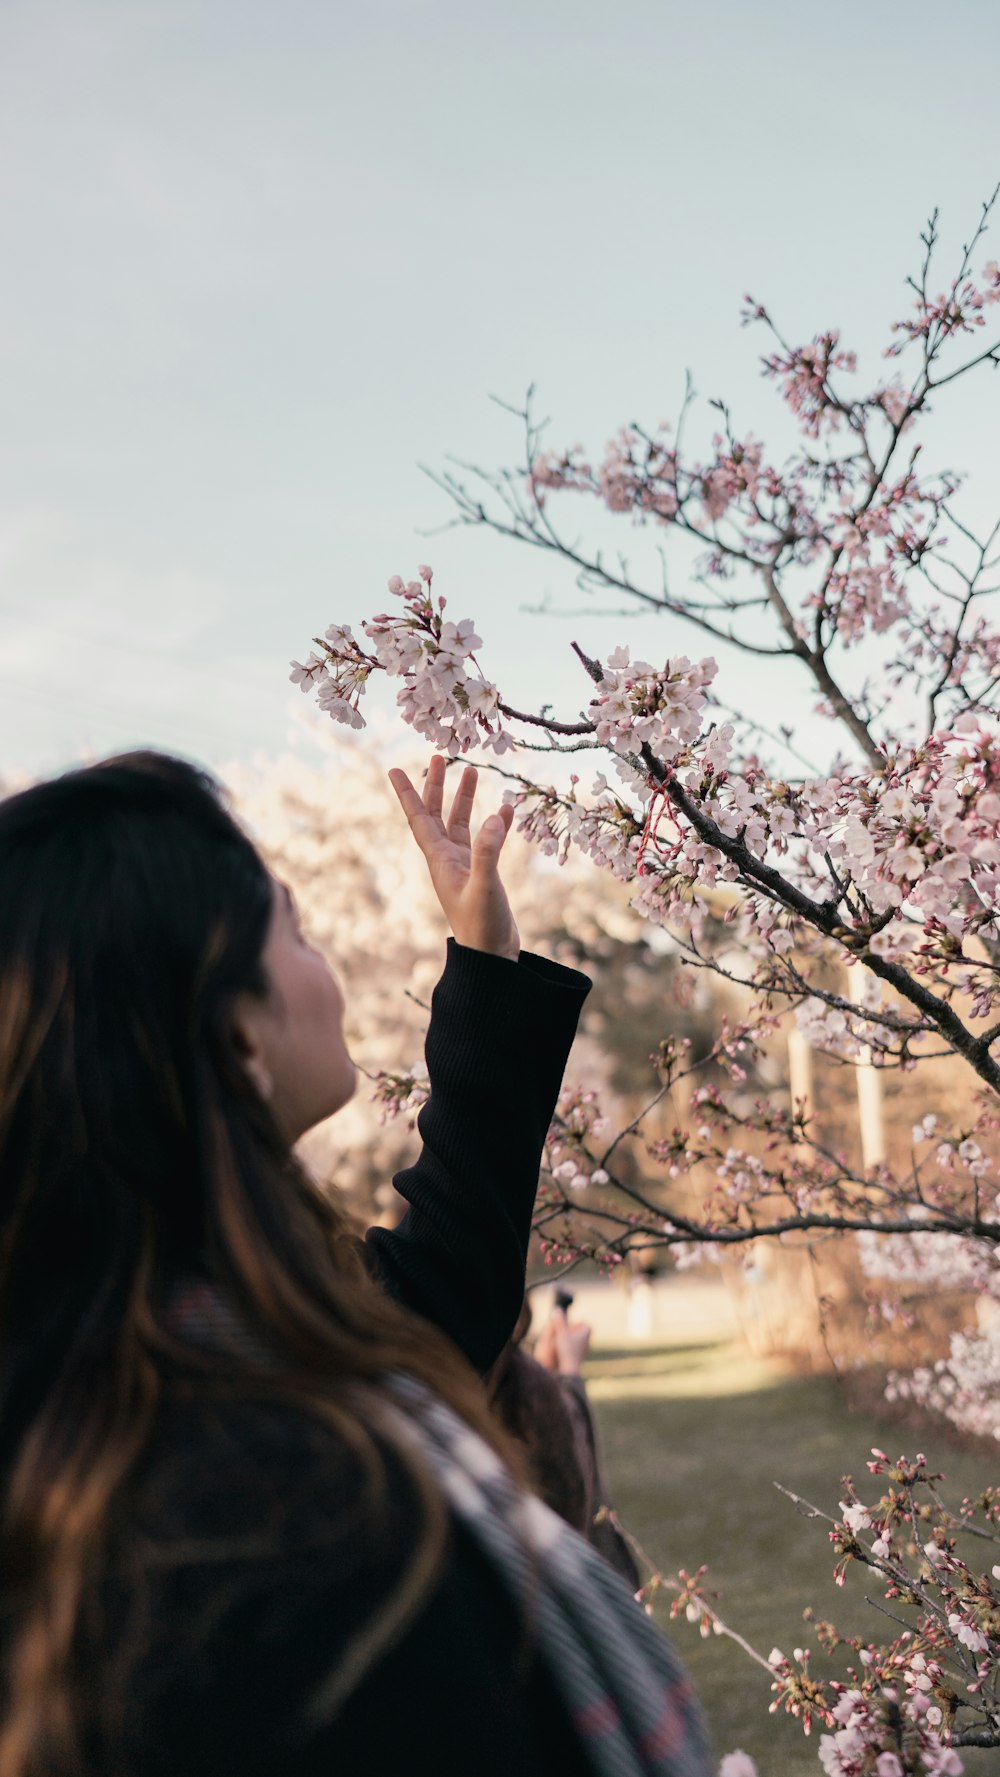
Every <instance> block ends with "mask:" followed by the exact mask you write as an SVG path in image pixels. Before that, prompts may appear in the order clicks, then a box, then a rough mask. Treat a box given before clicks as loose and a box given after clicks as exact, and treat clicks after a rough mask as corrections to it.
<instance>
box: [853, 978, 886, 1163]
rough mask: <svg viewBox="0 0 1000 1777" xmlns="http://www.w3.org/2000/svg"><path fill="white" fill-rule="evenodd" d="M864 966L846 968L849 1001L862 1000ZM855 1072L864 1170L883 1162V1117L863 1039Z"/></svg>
mask: <svg viewBox="0 0 1000 1777" xmlns="http://www.w3.org/2000/svg"><path fill="white" fill-rule="evenodd" d="M866 973H867V970H865V968H864V965H863V964H862V963H855V965H854V967H853V969H848V971H847V982H848V991H849V993H850V996H851V1002H852V1004H853V1005H855V1006H858V1007H862V1006H863V1005H864V1003H865V975H866ZM855 1073H856V1076H857V1082H858V1119H859V1122H860V1125H861V1160H862V1164H863V1165H864V1168H865V1171H866V1172H867V1171H869V1169H870V1168H871V1167H873V1166H883V1165H884V1164H885V1119H884V1117H883V1114H882V1076H881V1074H880V1073H879V1070H878V1068H877V1067H876V1066H875V1065H874V1063H873V1061H872V1052H871V1050H870V1048H869V1047H868V1045H867V1043H865V1044H864V1045H863V1046H862V1048H861V1052H860V1054H859V1056H858V1060H857V1066H856V1068H855Z"/></svg>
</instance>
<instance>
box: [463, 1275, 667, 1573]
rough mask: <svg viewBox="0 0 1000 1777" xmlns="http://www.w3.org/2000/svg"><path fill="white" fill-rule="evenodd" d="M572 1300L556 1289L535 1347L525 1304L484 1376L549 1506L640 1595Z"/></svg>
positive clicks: (585, 1327) (585, 1330)
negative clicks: (618, 1521)
mask: <svg viewBox="0 0 1000 1777" xmlns="http://www.w3.org/2000/svg"><path fill="white" fill-rule="evenodd" d="M572 1301H573V1297H572V1296H571V1295H570V1294H569V1292H568V1291H566V1290H557V1292H556V1297H555V1302H554V1305H553V1307H552V1309H551V1311H550V1313H549V1316H548V1319H547V1320H546V1321H545V1323H544V1325H543V1326H542V1329H541V1331H540V1332H539V1334H538V1336H537V1338H536V1340H535V1342H534V1346H533V1348H532V1349H530V1350H529V1349H528V1346H527V1343H526V1341H527V1338H528V1335H529V1333H530V1330H531V1308H530V1305H529V1301H528V1298H527V1297H525V1301H524V1307H523V1308H522V1310H521V1315H520V1318H519V1320H518V1323H517V1326H516V1327H515V1329H514V1336H513V1338H512V1339H511V1341H510V1343H509V1344H508V1345H507V1346H506V1347H505V1348H504V1350H503V1351H502V1352H501V1354H500V1357H499V1358H498V1359H497V1362H496V1364H495V1365H494V1366H493V1369H492V1370H491V1371H490V1373H489V1376H488V1378H487V1382H488V1386H489V1392H490V1399H491V1401H492V1403H493V1406H494V1409H495V1411H496V1412H497V1414H498V1416H499V1418H500V1421H501V1423H502V1424H503V1425H504V1426H505V1428H506V1429H507V1431H509V1432H510V1433H511V1435H512V1436H513V1437H515V1438H516V1439H517V1441H518V1443H519V1444H520V1445H521V1447H522V1449H523V1450H524V1453H525V1456H526V1458H527V1461H528V1466H529V1471H530V1473H531V1476H532V1478H533V1480H534V1482H535V1486H536V1487H537V1489H538V1492H539V1493H540V1494H541V1497H542V1498H543V1499H544V1501H545V1503H546V1505H548V1506H551V1508H552V1510H553V1511H554V1512H558V1513H559V1516H560V1517H561V1518H565V1520H566V1522H567V1524H572V1526H573V1529H574V1530H576V1531H578V1532H579V1533H580V1535H581V1536H585V1537H586V1538H587V1541H588V1542H589V1543H592V1544H593V1546H594V1548H595V1549H599V1550H600V1552H601V1554H602V1555H603V1556H604V1558H605V1560H606V1561H609V1562H610V1563H611V1565H612V1567H614V1568H615V1569H616V1570H617V1571H618V1572H619V1573H620V1574H621V1576H622V1578H623V1579H624V1580H626V1581H627V1583H628V1585H629V1588H630V1590H631V1591H633V1592H637V1591H638V1590H639V1587H640V1585H641V1583H642V1580H641V1576H640V1573H639V1569H638V1567H637V1566H636V1564H635V1561H634V1559H633V1556H632V1553H631V1550H630V1549H629V1547H628V1544H627V1543H626V1541H625V1538H624V1537H623V1536H622V1534H621V1532H620V1531H619V1530H618V1529H616V1527H615V1523H614V1520H613V1517H611V1516H609V1515H608V1514H609V1513H612V1514H613V1511H614V1508H613V1506H612V1504H611V1496H610V1492H609V1490H608V1484H607V1480H606V1477H605V1475H604V1470H603V1465H602V1463H601V1458H600V1447H599V1443H598V1437H597V1427H596V1426H595V1424H594V1415H593V1412H592V1409H591V1405H590V1400H589V1398H588V1395H587V1385H586V1383H585V1381H584V1379H583V1361H584V1359H585V1357H586V1355H587V1352H588V1351H589V1349H590V1340H591V1332H592V1329H591V1326H590V1324H589V1322H588V1321H585V1320H579V1319H576V1320H573V1321H571V1320H570V1319H569V1317H568V1310H569V1308H570V1306H571V1304H572Z"/></svg>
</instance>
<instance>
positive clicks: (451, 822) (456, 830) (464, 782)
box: [447, 765, 479, 845]
mask: <svg viewBox="0 0 1000 1777" xmlns="http://www.w3.org/2000/svg"><path fill="white" fill-rule="evenodd" d="M478 781H479V773H478V771H477V770H476V768H475V766H474V765H467V766H466V767H465V770H464V771H463V773H462V775H461V777H460V779H459V783H458V789H457V790H456V791H455V800H454V802H453V803H452V805H451V813H450V814H449V816H448V828H447V832H448V838H449V839H450V840H451V842H452V844H453V845H468V844H469V842H470V829H469V823H470V821H471V820H472V807H473V803H474V802H475V800H476V785H477V783H478Z"/></svg>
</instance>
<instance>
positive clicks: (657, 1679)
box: [171, 1285, 711, 1777]
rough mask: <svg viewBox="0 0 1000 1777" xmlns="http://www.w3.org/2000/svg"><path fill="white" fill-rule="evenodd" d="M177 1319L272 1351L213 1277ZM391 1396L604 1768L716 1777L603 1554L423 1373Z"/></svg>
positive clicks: (697, 1717)
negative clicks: (518, 1475)
mask: <svg viewBox="0 0 1000 1777" xmlns="http://www.w3.org/2000/svg"><path fill="white" fill-rule="evenodd" d="M171 1320H172V1322H173V1325H174V1327H175V1328H176V1330H177V1331H178V1332H179V1333H180V1334H181V1335H182V1337H188V1338H190V1339H191V1341H192V1342H193V1343H195V1344H205V1345H209V1346H221V1347H225V1348H228V1349H230V1350H239V1351H242V1352H245V1353H246V1354H247V1356H254V1357H256V1358H258V1359H260V1358H261V1357H263V1356H265V1353H264V1352H263V1350H262V1348H261V1345H260V1342H259V1341H258V1340H257V1339H256V1337H255V1335H254V1334H253V1333H252V1332H251V1331H250V1329H248V1328H246V1327H244V1326H243V1325H242V1324H241V1322H240V1321H239V1319H238V1317H237V1316H236V1315H235V1314H234V1313H233V1312H232V1310H231V1309H230V1308H229V1307H228V1306H227V1304H226V1303H225V1302H224V1301H223V1300H222V1298H221V1297H220V1296H219V1295H218V1294H217V1293H216V1292H215V1291H214V1290H213V1289H211V1288H210V1287H208V1286H203V1285H196V1286H194V1287H190V1288H188V1289H185V1290H184V1291H183V1292H182V1293H181V1294H180V1295H179V1296H178V1297H177V1298H176V1299H175V1301H174V1304H173V1309H172V1313H171ZM381 1404H382V1409H383V1412H386V1413H387V1414H388V1417H389V1418H390V1420H391V1423H392V1429H393V1431H394V1432H395V1434H396V1436H397V1437H398V1438H399V1440H400V1442H401V1443H403V1444H405V1445H406V1446H407V1447H409V1448H410V1449H411V1450H412V1451H414V1452H415V1453H416V1455H417V1456H418V1457H419V1458H421V1459H422V1460H423V1463H424V1465H425V1467H426V1468H427V1469H429V1470H430V1472H431V1473H432V1474H433V1475H434V1477H435V1478H436V1480H437V1482H438V1485H439V1486H440V1488H441V1491H442V1493H443V1494H444V1497H445V1499H446V1500H447V1502H448V1505H449V1507H450V1508H451V1511H452V1514H453V1516H454V1517H455V1518H456V1520H457V1521H458V1522H459V1523H460V1524H461V1526H462V1527H463V1529H464V1530H465V1531H466V1532H467V1533H468V1535H469V1536H470V1538H471V1539H472V1541H473V1542H474V1544H475V1546H476V1548H477V1549H478V1550H479V1552H480V1554H481V1555H482V1556H483V1558H484V1560H485V1561H486V1562H487V1563H488V1565H489V1566H490V1568H491V1569H492V1570H493V1571H494V1573H495V1574H496V1575H497V1576H498V1578H499V1579H500V1581H501V1583H502V1585H503V1586H504V1589H505V1590H506V1592H507V1593H508V1594H509V1596H510V1597H511V1599H512V1600H513V1602H514V1604H515V1605H516V1606H517V1607H518V1609H519V1610H520V1611H521V1612H522V1613H524V1614H527V1613H528V1612H530V1615H531V1620H532V1622H533V1625H534V1629H535V1636H536V1642H537V1647H538V1652H539V1656H540V1658H541V1660H542V1663H543V1664H544V1666H545V1669H546V1671H547V1672H548V1674H549V1677H550V1679H551V1681H552V1683H553V1685H554V1686H555V1689H556V1691H557V1692H558V1694H559V1696H560V1697H561V1699H562V1702H563V1705H564V1706H565V1708H566V1711H567V1713H568V1715H569V1716H570V1719H571V1720H572V1722H573V1726H574V1728H575V1729H576V1732H577V1734H578V1735H579V1737H580V1740H581V1742H582V1744H583V1746H584V1748H585V1750H586V1754H587V1757H588V1759H589V1761H590V1764H591V1765H592V1766H593V1769H594V1772H595V1773H596V1777H710V1770H711V1765H710V1758H709V1751H708V1743H707V1738H706V1734H705V1728H704V1723H703V1721H702V1717H701V1712H700V1710H699V1708H698V1705H697V1702H696V1700H695V1698H694V1694H693V1692H692V1690H691V1686H690V1684H689V1682H688V1680H687V1678H686V1677H685V1675H684V1673H683V1671H682V1669H681V1667H680V1665H679V1663H678V1661H677V1658H676V1656H675V1654H674V1653H673V1650H672V1649H671V1647H670V1646H669V1644H668V1643H667V1641H666V1640H665V1639H664V1637H663V1636H662V1635H661V1633H660V1631H659V1630H658V1629H657V1628H656V1627H655V1625H654V1624H653V1623H652V1622H651V1621H650V1619H649V1618H648V1617H647V1616H646V1614H645V1612H644V1611H643V1610H641V1609H640V1608H639V1606H638V1605H637V1604H636V1602H635V1600H634V1598H633V1597H632V1594H631V1593H630V1592H629V1590H628V1587H627V1586H626V1585H625V1583H624V1582H623V1581H622V1580H621V1579H620V1578H619V1576H618V1575H617V1574H616V1573H615V1572H613V1570H612V1569H611V1568H610V1567H609V1566H608V1564H607V1562H606V1561H605V1560H604V1559H603V1558H602V1556H600V1555H599V1554H597V1552H596V1551H595V1550H594V1549H592V1548H591V1547H590V1545H589V1544H588V1543H586V1542H585V1541H584V1539H583V1538H582V1537H581V1536H578V1535H577V1533H576V1531H574V1530H572V1529H571V1528H570V1526H569V1525H568V1524H566V1523H565V1522H564V1520H563V1519H562V1518H560V1517H558V1516H557V1515H556V1513H555V1512H553V1511H550V1509H549V1507H548V1506H546V1505H544V1504H543V1502H542V1501H541V1500H540V1499H537V1498H536V1497H535V1495H534V1494H532V1493H529V1492H528V1491H527V1490H526V1489H525V1488H524V1487H523V1486H522V1485H521V1484H520V1482H518V1481H517V1480H516V1479H515V1477H514V1476H513V1475H512V1474H511V1472H510V1470H509V1469H508V1468H507V1467H506V1465H505V1464H504V1463H503V1462H502V1461H501V1459H500V1457H499V1456H497V1455H496V1454H495V1452H494V1451H493V1450H491V1449H490V1447H489V1445H488V1444H486V1443H485V1442H484V1440H483V1439H482V1438H481V1437H480V1436H479V1435H478V1433H477V1432H475V1431H473V1430H472V1428H471V1427H470V1426H468V1425H466V1424H465V1423H464V1421H463V1420H462V1419H460V1418H459V1416H458V1415H457V1414H456V1413H453V1412H452V1410H451V1408H450V1407H448V1406H446V1404H445V1403H444V1401H442V1400H440V1399H439V1398H438V1397H437V1396H436V1395H435V1394H433V1393H432V1391H431V1390H430V1389H429V1388H428V1387H427V1386H426V1385H425V1384H424V1383H423V1382H420V1381H418V1380H417V1379H416V1378H415V1377H413V1376H409V1375H402V1374H394V1375H391V1376H388V1377H387V1378H386V1381H385V1393H384V1394H383V1395H382V1396H381Z"/></svg>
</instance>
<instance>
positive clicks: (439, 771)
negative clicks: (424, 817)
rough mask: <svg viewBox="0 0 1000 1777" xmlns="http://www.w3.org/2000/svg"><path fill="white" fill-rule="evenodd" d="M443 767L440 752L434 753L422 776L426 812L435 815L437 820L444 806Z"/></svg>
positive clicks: (443, 763) (443, 762)
mask: <svg viewBox="0 0 1000 1777" xmlns="http://www.w3.org/2000/svg"><path fill="white" fill-rule="evenodd" d="M445 769H446V767H445V761H444V760H443V759H442V757H441V754H440V753H435V754H434V756H433V758H432V759H431V762H430V764H429V765H428V767H427V775H426V777H425V778H424V807H425V808H426V810H427V813H428V814H430V815H435V816H436V817H437V819H438V820H440V819H441V810H442V808H443V806H444V777H445Z"/></svg>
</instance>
